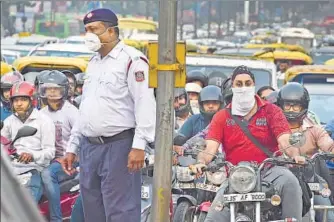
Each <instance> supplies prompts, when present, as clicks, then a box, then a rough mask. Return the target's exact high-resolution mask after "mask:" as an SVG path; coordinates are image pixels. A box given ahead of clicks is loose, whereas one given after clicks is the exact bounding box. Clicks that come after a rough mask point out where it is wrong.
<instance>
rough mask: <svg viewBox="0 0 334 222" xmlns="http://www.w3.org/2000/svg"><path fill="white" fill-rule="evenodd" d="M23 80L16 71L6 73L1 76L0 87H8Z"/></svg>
mask: <svg viewBox="0 0 334 222" xmlns="http://www.w3.org/2000/svg"><path fill="white" fill-rule="evenodd" d="M23 81H24V77H23V76H22V74H21V73H19V72H18V71H14V72H9V73H6V74H5V75H3V76H2V77H1V89H10V88H12V86H13V85H14V84H15V83H18V82H23Z"/></svg>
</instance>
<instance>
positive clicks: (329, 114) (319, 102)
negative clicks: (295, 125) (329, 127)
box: [309, 94, 334, 125]
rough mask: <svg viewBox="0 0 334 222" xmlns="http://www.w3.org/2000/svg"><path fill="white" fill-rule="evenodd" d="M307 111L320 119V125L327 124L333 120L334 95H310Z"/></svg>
mask: <svg viewBox="0 0 334 222" xmlns="http://www.w3.org/2000/svg"><path fill="white" fill-rule="evenodd" d="M310 99H311V100H310V105H309V110H311V111H313V112H314V113H316V114H317V116H318V117H319V118H320V121H321V122H322V124H323V125H324V124H326V123H328V122H329V121H330V120H331V119H332V118H333V113H334V106H333V104H334V95H324V94H310Z"/></svg>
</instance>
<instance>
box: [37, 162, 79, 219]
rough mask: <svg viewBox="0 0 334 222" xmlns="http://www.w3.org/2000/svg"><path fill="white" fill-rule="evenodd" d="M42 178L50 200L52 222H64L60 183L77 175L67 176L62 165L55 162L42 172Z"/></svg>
mask: <svg viewBox="0 0 334 222" xmlns="http://www.w3.org/2000/svg"><path fill="white" fill-rule="evenodd" d="M74 167H76V166H74ZM41 176H42V181H43V184H44V189H45V195H46V197H47V198H48V200H49V211H50V222H61V221H63V217H62V212H61V206H60V186H59V183H60V182H62V181H65V180H69V179H71V178H74V177H75V175H73V176H69V175H67V174H66V173H65V172H64V170H63V168H62V166H61V164H60V163H58V162H57V161H54V162H52V163H51V165H50V166H49V167H48V168H46V169H44V170H43V171H42V174H41Z"/></svg>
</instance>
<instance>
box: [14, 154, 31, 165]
mask: <svg viewBox="0 0 334 222" xmlns="http://www.w3.org/2000/svg"><path fill="white" fill-rule="evenodd" d="M18 161H19V162H21V163H30V162H32V161H33V157H32V154H30V153H21V155H20V156H19V159H18Z"/></svg>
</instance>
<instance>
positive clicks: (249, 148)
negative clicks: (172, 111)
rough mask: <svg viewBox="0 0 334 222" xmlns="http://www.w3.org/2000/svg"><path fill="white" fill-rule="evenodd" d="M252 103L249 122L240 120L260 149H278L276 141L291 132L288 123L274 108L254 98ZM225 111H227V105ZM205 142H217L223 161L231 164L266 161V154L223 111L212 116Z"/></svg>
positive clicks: (277, 109) (281, 113) (279, 111)
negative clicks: (252, 108) (254, 111)
mask: <svg viewBox="0 0 334 222" xmlns="http://www.w3.org/2000/svg"><path fill="white" fill-rule="evenodd" d="M256 102H257V106H258V110H257V112H256V113H255V114H254V116H252V117H251V119H250V120H249V121H247V120H245V119H242V121H246V123H248V129H249V131H250V132H251V134H252V135H253V136H254V137H255V138H256V139H257V140H258V141H259V142H260V143H261V144H262V145H263V146H265V147H267V148H268V149H269V150H270V151H272V152H275V151H277V150H278V143H277V138H278V137H279V136H280V135H282V134H285V133H291V131H290V128H289V124H288V121H287V120H286V118H285V116H284V114H283V112H282V110H281V109H280V108H279V107H277V106H276V105H274V104H270V103H267V102H265V101H263V100H261V99H260V97H258V96H256ZM227 108H231V104H229V105H228V106H227ZM206 139H208V140H215V141H217V142H219V143H221V144H222V145H223V149H224V152H225V154H226V160H227V161H229V162H231V163H232V164H237V163H239V162H240V161H255V162H258V163H261V162H262V161H263V160H265V159H266V158H267V156H266V154H265V153H264V152H263V151H262V150H261V149H260V148H257V147H256V146H255V145H254V143H253V142H252V141H251V140H250V139H248V137H247V136H246V135H245V133H244V132H243V131H242V129H241V128H240V127H239V126H238V125H236V123H235V121H234V120H233V119H232V117H231V116H230V115H229V114H228V112H227V111H226V110H225V109H223V110H220V111H219V112H218V113H217V114H216V115H215V116H214V117H213V119H212V121H211V123H210V126H209V132H208V135H207V137H206Z"/></svg>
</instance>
